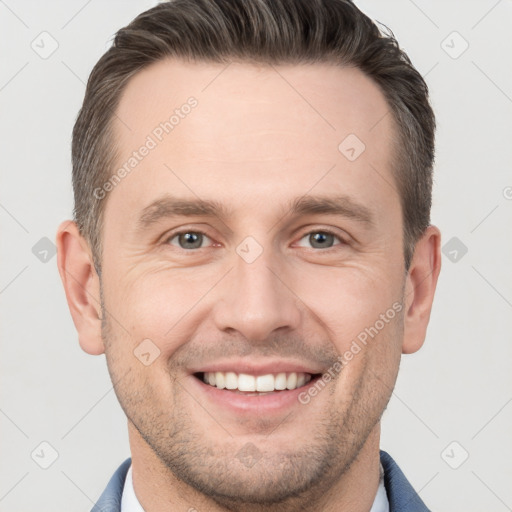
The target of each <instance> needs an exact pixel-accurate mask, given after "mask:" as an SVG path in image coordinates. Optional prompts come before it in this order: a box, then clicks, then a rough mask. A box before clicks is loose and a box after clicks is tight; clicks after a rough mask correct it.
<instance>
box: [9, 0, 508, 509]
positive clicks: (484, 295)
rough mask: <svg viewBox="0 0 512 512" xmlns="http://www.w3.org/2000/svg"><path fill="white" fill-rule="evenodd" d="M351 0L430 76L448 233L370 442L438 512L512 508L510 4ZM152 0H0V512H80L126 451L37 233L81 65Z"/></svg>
mask: <svg viewBox="0 0 512 512" xmlns="http://www.w3.org/2000/svg"><path fill="white" fill-rule="evenodd" d="M358 4H359V5H360V6H361V8H362V9H363V10H365V11H366V12H367V13H368V14H369V15H370V16H372V17H373V18H376V19H377V20H379V21H381V22H383V23H385V24H386V25H388V26H389V27H390V28H391V29H392V30H393V32H394V33H395V35H396V36H397V38H398V40H399V42H400V43H401V45H402V46H403V47H404V48H405V49H406V51H407V52H408V53H409V55H410V57H411V59H412V60H413V62H414V63H415V65H416V66H417V68H418V69H419V71H420V72H421V73H422V74H424V75H425V76H426V80H427V82H428V84H429V87H430V89H431V94H432V100H433V105H434V108H435V110H436V113H437V119H438V125H439V129H438V139H437V140H438V145H437V165H436V178H435V190H434V197H435V199H434V207H433V223H434V224H436V225H438V226H439V227H440V228H441V230H442V233H443V245H445V244H446V243H447V242H448V241H449V240H450V239H452V238H453V237H456V238H457V240H455V241H452V242H451V244H455V245H449V246H448V247H447V248H446V249H445V251H444V252H445V253H446V254H445V255H443V269H442V272H441V278H440V282H439V286H438V292H437V297H436V300H435V302H434V309H433V314H432V319H431V323H430V327H429V331H428V336H427V341H426V344H425V346H424V348H423V349H422V350H421V351H420V352H418V353H417V354H415V355H409V356H404V358H403V360H402V365H401V373H400V376H399V379H398V383H397V386H396V389H395V393H394V396H393V398H392V400H391V403H390V405H389V407H388V410H387V411H386V412H385V415H384V419H383V431H382V447H383V448H384V449H386V450H387V451H389V452H390V453H391V454H392V455H393V457H394V458H395V459H396V460H397V461H398V463H399V464H400V465H401V467H402V469H403V470H404V472H405V473H406V475H407V477H408V478H409V479H410V481H411V482H412V484H413V485H414V486H415V487H416V489H417V490H418V491H419V492H420V495H421V496H422V498H423V499H424V500H425V501H426V503H427V504H428V505H429V506H430V507H431V508H432V509H433V510H434V511H439V512H441V511H443V512H444V511H459V510H465V511H468V512H477V511H490V510H492V511H497V512H500V511H505V510H512V485H511V482H512V467H511V466H512V464H511V461H512V440H511V432H512V428H511V427H512V372H511V362H512V357H511V356H512V343H511V341H512V340H511V334H510V333H511V329H512V279H511V278H512V265H511V262H512V259H511V256H512V236H511V229H510V226H511V220H512V200H511V199H512V172H511V162H512V158H511V157H512V71H511V64H510V63H511V62H512V49H511V46H512V32H511V31H510V26H511V23H512V2H511V1H510V0H501V1H496V0H481V1H464V2H462V1H458V2H455V1H452V2H447V1H441V0H437V1H435V2H428V1H426V0H415V1H412V0H394V1H386V2H382V1H377V0H364V1H359V2H358ZM152 5H154V2H151V1H149V0H137V1H135V0H132V1H119V0H117V1H108V2H105V1H100V0H89V1H85V0H73V1H66V2H64V1H61V2H56V1H52V2H49V1H47V2H36V1H27V0H25V1H15V0H5V1H3V0H0V34H1V36H0V37H1V38H2V45H1V52H2V55H1V67H0V109H1V110H0V112H1V117H0V130H1V132H0V140H1V141H2V148H3V149H2V153H1V158H0V165H1V171H2V178H1V179H2V183H1V187H0V223H1V233H2V236H1V239H0V240H1V241H0V243H1V250H2V263H1V265H0V301H1V314H2V317H1V334H2V339H1V342H2V347H1V358H0V365H1V367H0V370H1V388H0V392H1V395H0V431H1V438H2V457H1V459H0V460H1V472H0V510H1V511H4V512H7V511H9V512H13V511H23V512H27V511H32V510H34V511H35V510H38V511H40V512H50V511H52V512H55V511H59V510H62V511H64V510H66V511H71V512H73V511H88V510H90V508H91V507H92V504H93V502H94V501H95V500H96V499H97V498H98V497H99V495H100V494H101V492H102V491H103V489H104V487H105V485H106V483H107V481H108V479H109V478H110V476H111V474H112V473H113V471H114V470H115V469H116V468H117V466H118V465H119V464H120V463H121V462H122V461H123V460H124V459H125V458H126V457H128V456H129V447H128V442H127V432H126V420H125V418H124V415H123V413H122V411H121V409H120V407H119V405H118V403H117V400H116V397H115V394H114V392H113V390H112V386H111V383H110V380H109V377H108V373H107V370H106V365H105V359H104V356H99V357H92V356H88V355H86V354H85V353H84V352H82V351H81V349H80V347H79V345H78V342H77V336H76V333H75V329H74V326H73V323H72V321H71V317H70V315H69V312H68V308H67V305H66V302H65V297H64V292H63V289H62V286H61V282H60V279H59V276H58V272H57V267H56V257H55V256H53V254H52V252H51V250H50V252H48V253H45V252H44V251H45V250H48V247H46V246H45V245H44V244H45V243H46V244H48V241H46V242H45V241H43V242H40V240H41V239H42V238H44V237H47V238H48V239H50V240H51V241H52V242H53V241H54V240H55V232H56V228H57V225H58V223H59V222H60V221H61V220H63V219H66V218H69V217H70V216H71V209H72V191H71V179H70V176H71V167H70V140H71V130H72V126H73V123H74V120H75V117H76V115H77V112H78V110H79V107H80V105H81V102H82V99H83V94H84V90H85V85H84V84H85V82H86V80H87V77H88V75H89V73H90V71H91V69H92V67H93V65H94V63H95V62H96V61H97V59H98V58H99V57H100V56H101V54H102V53H103V52H104V51H105V50H106V49H107V47H108V45H109V41H110V40H111V37H112V36H113V34H114V33H115V31H116V30H117V29H118V28H120V27H121V26H124V25H125V24H126V23H128V22H129V21H130V20H131V19H132V18H133V17H134V16H135V15H136V14H138V13H139V12H142V11H143V10H145V9H147V8H149V7H151V6H152ZM43 31H46V32H48V33H49V34H50V35H51V37H49V36H47V35H42V36H41V35H40V34H41V32H43ZM454 31H455V32H457V34H453V32H454ZM44 38H46V39H44ZM52 38H53V39H54V40H55V41H56V42H57V43H58V48H57V49H56V51H55V52H54V53H53V54H52V55H50V56H47V58H45V59H43V58H42V57H41V56H40V55H39V54H38V53H36V51H35V50H34V49H33V48H32V47H31V45H33V46H34V47H35V48H37V49H38V51H39V53H41V52H43V51H47V52H48V51H49V50H50V49H51V45H52V44H55V43H53V42H52ZM443 41H444V42H443ZM466 42H467V44H469V47H468V48H467V50H466V51H465V52H464V53H462V54H461V55H459V53H460V52H461V51H462V50H463V49H464V47H465V45H466ZM44 56H45V57H46V55H44ZM455 57H457V58H455ZM507 187H508V188H507ZM38 243H39V244H42V245H36V244H38ZM461 243H462V244H464V245H465V246H466V247H467V254H463V251H461V247H462V246H461ZM34 246H36V249H35V250H34V252H35V254H34V252H33V247H34ZM50 249H51V246H50ZM453 251H456V252H453ZM455 257H456V261H455V262H454V261H451V260H452V259H453V258H455ZM41 258H43V259H47V260H48V261H46V262H43V261H41V260H40V259H41ZM43 441H45V442H47V443H49V444H50V445H51V447H53V448H50V447H48V446H47V445H42V446H41V445H40V443H41V442H43ZM453 442H455V444H452V443H453ZM52 449H54V450H56V452H57V453H58V458H57V460H56V461H55V462H54V463H53V464H52V465H51V466H50V467H49V468H48V469H42V468H41V467H40V464H43V465H44V464H48V463H50V462H51V457H52V453H53V452H52ZM34 450H35V451H34ZM466 453H467V454H468V455H469V457H468V458H467V460H465V461H464V458H465V456H466ZM31 454H33V455H31ZM463 461H464V462H463ZM451 466H452V467H451ZM457 466H458V468H457V469H453V467H457Z"/></svg>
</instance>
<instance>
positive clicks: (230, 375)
mask: <svg viewBox="0 0 512 512" xmlns="http://www.w3.org/2000/svg"><path fill="white" fill-rule="evenodd" d="M237 387H238V377H237V376H236V373H234V372H227V373H226V389H236V388H237Z"/></svg>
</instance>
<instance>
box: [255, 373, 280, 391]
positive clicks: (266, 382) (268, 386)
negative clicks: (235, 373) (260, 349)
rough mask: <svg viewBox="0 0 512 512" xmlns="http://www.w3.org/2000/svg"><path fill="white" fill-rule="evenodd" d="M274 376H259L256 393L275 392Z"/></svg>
mask: <svg viewBox="0 0 512 512" xmlns="http://www.w3.org/2000/svg"><path fill="white" fill-rule="evenodd" d="M274 381H275V379H274V376H273V375H272V374H269V375H259V376H258V377H256V391H274Z"/></svg>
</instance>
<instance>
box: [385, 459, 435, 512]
mask: <svg viewBox="0 0 512 512" xmlns="http://www.w3.org/2000/svg"><path fill="white" fill-rule="evenodd" d="M380 462H381V464H382V467H383V468H384V486H385V487H386V493H387V495H388V500H389V510H390V512H405V511H407V512H409V511H414V512H429V509H428V508H427V506H426V505H425V503H423V501H422V499H421V498H420V497H419V495H418V493H417V492H416V491H415V490H414V488H413V487H412V485H411V484H410V483H409V481H408V480H407V478H406V477H405V475H404V474H403V473H402V470H401V469H400V468H399V467H398V464H397V463H396V462H395V461H394V460H393V459H392V457H391V456H390V455H389V454H388V453H386V452H385V451H382V450H381V452H380Z"/></svg>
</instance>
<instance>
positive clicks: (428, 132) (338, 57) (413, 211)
mask: <svg viewBox="0 0 512 512" xmlns="http://www.w3.org/2000/svg"><path fill="white" fill-rule="evenodd" d="M166 57H176V58H182V59H187V60H192V61H198V62H201V61H203V62H205V61H207V62H219V63H227V62H230V61H233V60H240V61H249V62H255V63H256V62H257V63H266V64H276V65H277V64H307V63H316V62H325V63H327V62H328V63H337V64H339V65H340V66H351V67H356V68H359V69H360V70H361V71H362V72H364V73H365V75H366V76H368V77H370V78H371V79H372V80H373V81H374V82H375V83H376V84H378V86H379V87H380V89H381V91H382V92H383V94H384V96H385V98H386V100H387V102H388V104H389V107H390V110H391V113H392V115H393V119H394V122H395V125H396V127H397V129H398V139H399V140H398V143H397V144H396V145H395V146H396V147H395V157H396V161H395V168H394V173H395V181H396V185H397V189H398V192H399V194H400V198H401V207H402V215H403V222H404V231H403V236H404V258H405V267H406V269H408V268H409V264H410V261H411V258H412V254H413V252H414V246H415V244H416V242H417V240H418V239H419V237H420V236H421V235H422V234H423V232H424V231H425V229H426V228H427V227H428V225H429V224H430V208H431V202H432V169H433V163H434V135H435V118H434V113H433V111H432V108H431V106H430V103H429V98H428V88H427V85H426V83H425V81H424V80H423V78H422V76H421V75H420V74H419V73H418V71H417V70H416V69H415V68H414V67H413V65H412V64H411V62H410V60H409V58H408V56H407V55H406V54H405V53H404V52H403V51H402V50H401V49H400V48H399V46H398V43H397V42H396V40H395V38H394V36H393V34H392V33H391V32H390V31H389V30H387V32H386V33H383V32H381V31H380V30H379V28H378V27H377V25H376V24H375V23H374V22H373V21H372V20H371V19H370V18H369V17H368V16H366V15H365V14H364V13H362V12H361V11H360V10H359V9H358V8H357V7H356V6H355V5H354V4H353V3H352V2H351V1H350V0H170V1H167V2H163V3H161V4H159V5H157V6H156V7H153V8H152V9H149V10H147V11H146V12H144V13H142V14H140V15H139V16H137V17H136V18H135V19H134V20H133V21H132V22H131V23H130V24H129V25H128V26H126V27H124V28H122V29H121V30H119V31H118V32H117V34H116V36H115V39H114V42H113V44H112V46H111V48H110V49H109V50H108V51H107V52H106V53H105V54H104V55H103V56H102V57H101V58H100V60H99V61H98V63H97V64H96V65H95V66H94V69H93V70H92V73H91V75H90V77H89V80H88V83H87V89H86V92H85V98H84V102H83V106H82V108H81V110H80V113H79V115H78V118H77V121H76V123H75V126H74V129H73V141H72V161H73V189H74V197H75V208H74V217H75V221H76V222H77V225H78V227H79V230H80V232H81V234H82V235H83V236H84V237H85V238H86V239H87V240H88V242H89V244H90V246H91V250H92V253H93V258H94V264H95V267H96V270H97V271H98V272H100V268H101V267H100V262H101V231H102V216H103V210H104V203H105V201H102V200H98V199H97V198H96V197H94V195H93V191H94V190H95V189H97V188H98V187H101V186H102V184H103V183H104V182H105V181H106V179H107V177H108V176H109V175H110V174H112V170H113V169H112V166H113V165H114V162H115V159H116V154H115V150H114V139H113V130H112V119H113V118H114V117H115V115H116V114H115V111H116V109H117V106H118V104H119V99H120V96H121V93H122V92H123V90H124V88H125V87H126V85H127V83H128V81H129V80H130V78H131V77H133V75H135V74H136V73H138V72H139V71H141V70H142V69H144V68H145V67H147V66H148V65H150V64H152V63H154V62H156V61H158V60H161V59H164V58H166ZM376 179H377V178H376Z"/></svg>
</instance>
